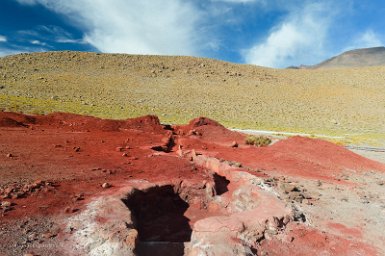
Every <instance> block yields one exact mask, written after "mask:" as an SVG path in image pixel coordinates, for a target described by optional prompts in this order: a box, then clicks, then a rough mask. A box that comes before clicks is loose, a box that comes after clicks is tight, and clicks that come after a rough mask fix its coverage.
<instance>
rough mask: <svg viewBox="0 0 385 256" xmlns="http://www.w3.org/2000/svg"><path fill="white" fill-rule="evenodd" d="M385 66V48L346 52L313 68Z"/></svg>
mask: <svg viewBox="0 0 385 256" xmlns="http://www.w3.org/2000/svg"><path fill="white" fill-rule="evenodd" d="M380 65H385V47H372V48H363V49H356V50H351V51H347V52H344V53H342V54H340V55H338V56H335V57H333V58H330V59H328V60H325V61H324V62H321V63H320V64H318V65H315V66H312V68H337V67H368V66H380Z"/></svg>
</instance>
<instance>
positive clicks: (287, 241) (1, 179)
mask: <svg viewBox="0 0 385 256" xmlns="http://www.w3.org/2000/svg"><path fill="white" fill-rule="evenodd" d="M235 142H236V143H235ZM194 156H204V157H206V158H207V159H218V160H219V162H224V161H225V162H226V163H227V164H228V166H230V167H231V168H234V169H236V170H237V171H241V172H245V173H249V174H252V175H254V176H255V177H258V178H260V179H262V180H264V181H265V184H266V185H267V186H268V187H269V188H268V189H273V190H274V189H275V190H277V193H278V194H280V195H281V196H279V197H278V199H277V200H281V201H282V202H283V204H284V205H287V206H288V207H289V208H290V207H292V206H290V205H291V204H293V205H294V203H295V204H297V203H298V205H299V206H298V207H300V208H301V204H305V205H304V206H303V207H302V208H303V209H302V210H303V214H304V215H305V216H306V214H307V212H306V209H307V208H306V207H309V209H310V210H309V215H308V216H306V217H307V218H306V220H301V218H295V220H294V219H293V220H292V221H290V222H289V223H285V228H282V227H281V226H280V227H281V228H280V229H279V230H276V231H274V232H272V233H271V234H270V235H269V234H268V233H265V235H264V236H263V237H261V239H260V240H259V241H256V245H255V246H254V247H253V246H251V247H253V248H251V247H250V248H251V249H250V250H251V253H254V254H256V255H310V254H315V255H381V254H382V253H384V246H382V245H381V243H382V244H384V242H385V241H384V240H381V239H384V237H383V236H381V233H380V232H377V233H371V232H372V231H371V230H367V228H366V225H364V223H362V222H361V219H352V220H351V221H349V222H347V223H341V221H340V220H342V219H343V217H338V216H339V215H338V214H340V215H342V214H343V212H342V211H341V212H337V213H336V216H337V217H336V218H337V219H333V220H331V219H326V218H325V219H322V216H317V214H313V215H312V210H311V209H314V208H316V207H326V206H325V205H323V204H322V202H323V201H322V198H321V199H320V197H322V196H320V195H319V194H322V193H318V192H317V194H316V195H315V194H313V195H310V196H308V195H305V194H304V193H306V191H307V192H309V191H310V192H311V191H312V188H313V187H312V186H313V185H314V184H318V185H314V187H317V186H318V187H321V188H322V186H324V185H320V184H328V186H329V187H333V189H334V188H336V187H338V188H341V189H342V190H348V189H352V188H356V187H359V186H361V183H360V182H358V181H355V180H354V179H346V178H344V177H345V176H346V175H348V176H349V177H350V176H354V177H356V176H357V177H358V176H360V175H366V173H367V172H371V173H374V174H373V175H377V176H376V179H382V178H381V177H384V176H383V174H384V173H385V166H384V165H382V164H380V163H377V162H375V161H372V160H369V159H366V158H363V157H361V156H359V155H356V154H354V153H352V152H350V151H348V150H346V149H345V148H343V147H340V146H337V145H334V144H332V143H329V142H325V141H322V140H316V139H309V138H303V137H292V138H289V139H285V140H281V141H278V142H276V143H274V144H273V145H271V146H268V147H259V148H258V147H255V146H250V145H246V144H245V135H244V134H241V133H237V132H232V131H230V130H228V129H226V128H225V127H223V126H221V125H220V124H218V123H216V122H215V121H212V120H210V119H207V118H197V119H194V120H192V121H191V122H190V123H189V124H188V125H185V126H173V127H171V126H167V125H162V124H160V122H159V119H158V118H157V117H155V116H146V117H140V118H135V119H129V120H124V121H122V120H120V121H118V120H102V119H97V118H93V117H85V116H79V115H72V114H63V113H56V114H50V115H46V116H26V115H23V114H16V113H7V112H0V188H1V190H0V201H1V202H2V206H1V212H0V214H1V215H0V227H1V229H0V240H1V241H0V248H2V250H1V251H0V255H2V254H3V255H23V253H31V254H32V255H52V253H55V254H57V255H60V254H62V255H66V253H65V252H64V251H65V248H63V247H64V246H62V245H61V243H62V242H63V241H67V240H68V239H69V238H68V237H70V236H71V233H69V234H68V232H67V233H66V227H65V226H63V222H60V221H57V219H60V220H63V219H66V218H71V217H72V216H75V215H78V214H81V213H82V212H83V211H84V210H85V209H86V207H87V205H88V204H89V203H90V202H92V201H93V200H94V199H95V198H97V197H100V195H104V196H105V195H108V194H114V193H115V192H116V191H117V190H118V189H122V187H124V186H125V185H124V184H126V182H131V181H138V180H139V181H146V182H149V183H154V184H158V183H167V182H169V181H170V180H175V179H179V180H188V181H189V182H190V183H191V184H201V183H202V181H204V180H210V175H208V172H207V166H206V167H205V166H204V165H202V164H198V161H195V160H194V159H195V158H194ZM215 168H216V167H215V166H214V167H212V170H213V171H214V172H216V171H220V170H215ZM217 168H218V169H220V168H222V167H220V166H219V165H218V167H217ZM231 168H230V171H231ZM344 175H345V176H344ZM378 177H379V178H378ZM302 181H304V182H305V183H306V182H307V181H310V183H311V182H313V181H314V184H313V183H312V184H313V185H312V184H310V183H309V184H308V183H306V184H305V183H303V184H305V185H304V186H305V187H303V186H302V187H300V185H299V184H301V182H302ZM287 184H289V185H290V184H295V186H297V187H294V188H289V189H288V186H287ZM217 185H218V184H217ZM369 185H371V184H369ZM369 185H368V186H369ZM193 186H195V187H199V186H198V185H193ZM205 186H206V185H204V186H203V188H205ZM221 186H222V188H218V189H217V190H216V193H217V194H218V195H219V194H223V196H222V197H223V199H221V200H226V195H227V197H229V192H228V191H229V190H230V191H233V190H232V187H231V186H232V181H227V182H226V181H225V180H222V181H221V184H219V185H218V187H221ZM306 186H310V188H306ZM373 186H377V184H373ZM378 186H380V185H378ZM381 186H382V185H381ZM329 187H328V188H329ZM328 188H325V189H326V190H327V189H328ZM194 191H195V190H194ZM234 191H235V188H234ZM328 191H329V190H328ZM162 193H166V192H162ZM226 193H227V194H226ZM301 193H302V194H301ZM314 193H315V192H314ZM335 193H338V191H336V192H335ZM325 194H328V193H326V192H325ZM357 195H360V196H361V194H359V192H357ZM139 198H142V197H139ZM143 198H144V197H143ZM257 198H258V197H257ZM360 198H361V197H360ZM374 198H375V195H374ZM377 199H378V198H377ZM377 199H376V200H377ZM143 200H145V199H143ZM151 200H152V204H156V202H157V200H158V199H151ZM170 200H171V201H172V200H174V201H175V200H176V199H170ZM229 200H230V199H229ZM349 200H350V201H349V202H353V201H354V200H353V199H349ZM139 201H140V200H139ZM139 201H138V200H136V201H135V204H139ZM325 202H326V199H325ZM344 202H345V201H344ZM369 203H370V202H369ZM375 203H376V204H378V205H379V206H378V207H379V208H378V211H379V212H382V213H384V208H381V207H384V205H383V203H384V202H383V201H381V200H380V201H378V200H377V201H376V202H375ZM164 204H165V205H168V204H170V202H168V201H167V202H164ZM181 204H183V202H182V203H181ZM208 205H209V207H207V206H206V205H205V206H204V207H202V202H200V203H196V204H194V203H190V206H191V207H190V208H189V209H188V210H184V215H185V216H187V217H188V220H189V224H188V225H190V226H191V227H192V226H193V225H194V223H195V221H196V220H199V219H201V218H202V217H203V216H202V215H204V216H205V217H210V216H216V215H218V214H224V213H223V210H220V209H219V208H218V207H216V206H213V205H211V206H210V204H208ZM148 207H149V206H148ZM173 207H174V206H173ZM181 207H182V206H181ZM311 207H313V208H311ZM328 207H331V206H330V205H329V206H328ZM334 207H335V208H338V207H340V206H339V205H334ZM349 207H350V205H349ZM352 207H353V208H354V206H352ZM331 208H332V207H331ZM363 208H365V205H357V207H356V208H354V209H355V210H357V211H360V210H361V209H363ZM202 209H203V210H202ZM349 209H350V208H349ZM376 209H377V208H376ZM376 209H374V210H376ZM179 210H180V209H179V208H178V209H176V210H175V212H177V211H179ZM374 210H373V211H374ZM138 211H140V212H141V214H143V213H142V212H143V209H139V210H138ZM347 211H349V210H347ZM315 212H316V211H315ZM154 214H156V213H154ZM159 214H164V213H163V212H159ZM368 214H371V212H370V213H368ZM151 216H152V215H151ZM151 216H150V217H151ZM194 216H195V217H194ZM150 217H148V216H147V218H150ZM312 217H313V218H314V219H311V218H312ZM165 218H166V217H165ZM347 218H348V217H347ZM357 218H358V217H357ZM374 218H376V216H374ZM163 220H165V219H163ZM163 220H159V222H162V221H163ZM299 220H301V221H299ZM98 221H99V222H101V223H103V222H105V221H106V219H103V218H102V217H100V218H98ZM165 221H167V219H166V220H165ZM181 221H183V220H181ZM347 224H349V225H350V226H349V225H347ZM152 225H154V228H153V230H154V231H153V232H155V231H156V230H157V228H156V227H155V225H156V224H152ZM175 225H176V224H175ZM145 228H146V232H150V233H151V230H152V226H150V227H148V226H147V227H145ZM149 230H150V231H149ZM158 230H159V229H158ZM139 232H140V231H139ZM190 234H191V233H190ZM151 235H154V234H150V236H151ZM171 235H173V239H174V240H175V239H176V240H177V241H179V240H178V234H167V232H166V236H171ZM180 236H186V233H181V235H180ZM187 236H188V234H187ZM139 237H140V234H139ZM175 237H176V238H175ZM68 241H69V240H68ZM183 241H188V239H187V240H186V239H185V240H183ZM371 241H372V242H371ZM214 246H215V244H214ZM63 250H64V251H63ZM179 253H181V252H180V251H179ZM81 254H82V253H80V255H81ZM141 254H142V255H144V254H146V252H145V250H144V252H142V253H141ZM182 254H183V253H182ZM240 254H241V253H240ZM90 255H91V253H90ZM94 255H98V254H94ZM99 255H103V254H99ZM105 255H108V253H107V254H105ZM191 255H193V254H191ZM213 255H215V254H213Z"/></svg>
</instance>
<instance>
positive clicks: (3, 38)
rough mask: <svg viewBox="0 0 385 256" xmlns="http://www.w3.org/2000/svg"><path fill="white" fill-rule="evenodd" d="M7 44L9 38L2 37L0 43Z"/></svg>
mask: <svg viewBox="0 0 385 256" xmlns="http://www.w3.org/2000/svg"><path fill="white" fill-rule="evenodd" d="M4 42H7V37H5V36H2V35H0V43H4Z"/></svg>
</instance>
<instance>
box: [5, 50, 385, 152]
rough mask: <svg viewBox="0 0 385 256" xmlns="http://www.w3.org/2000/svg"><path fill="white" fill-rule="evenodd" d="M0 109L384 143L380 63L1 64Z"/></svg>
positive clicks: (29, 57)
mask: <svg viewBox="0 0 385 256" xmlns="http://www.w3.org/2000/svg"><path fill="white" fill-rule="evenodd" d="M0 109H3V110H12V111H22V112H25V113H47V112H53V111H65V112H73V113H81V114H88V115H93V116H98V117H109V118H128V117H134V116H139V115H145V114H156V115H158V116H159V117H160V119H161V121H162V122H165V123H184V122H186V121H188V120H190V119H191V118H193V117H196V116H207V117H210V118H213V119H216V120H218V121H220V122H221V123H223V124H224V125H226V126H228V127H236V128H249V129H263V130H276V131H290V132H306V133H310V134H326V135H331V136H343V137H344V138H341V140H342V141H344V142H348V143H349V142H350V143H367V144H372V145H373V144H385V121H384V120H385V119H384V117H385V67H365V68H339V69H315V70H306V69H299V70H289V69H287V70H278V69H269V68H263V67H257V66H252V65H238V64H231V63H227V62H222V61H216V60H211V59H203V58H194V57H161V56H135V55H126V54H98V53H84V52H47V53H32V54H19V55H14V56H8V57H3V58H0Z"/></svg>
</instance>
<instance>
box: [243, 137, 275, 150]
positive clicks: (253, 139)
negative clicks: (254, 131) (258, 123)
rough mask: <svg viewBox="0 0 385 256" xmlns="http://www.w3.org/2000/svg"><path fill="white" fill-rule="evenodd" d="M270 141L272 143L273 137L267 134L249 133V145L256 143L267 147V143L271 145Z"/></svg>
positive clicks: (247, 140) (247, 142) (247, 141)
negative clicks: (256, 134)
mask: <svg viewBox="0 0 385 256" xmlns="http://www.w3.org/2000/svg"><path fill="white" fill-rule="evenodd" d="M270 143H271V139H270V138H268V137H266V136H261V135H260V136H254V135H248V136H247V137H246V144H247V145H254V146H256V147H265V146H267V145H270Z"/></svg>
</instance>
